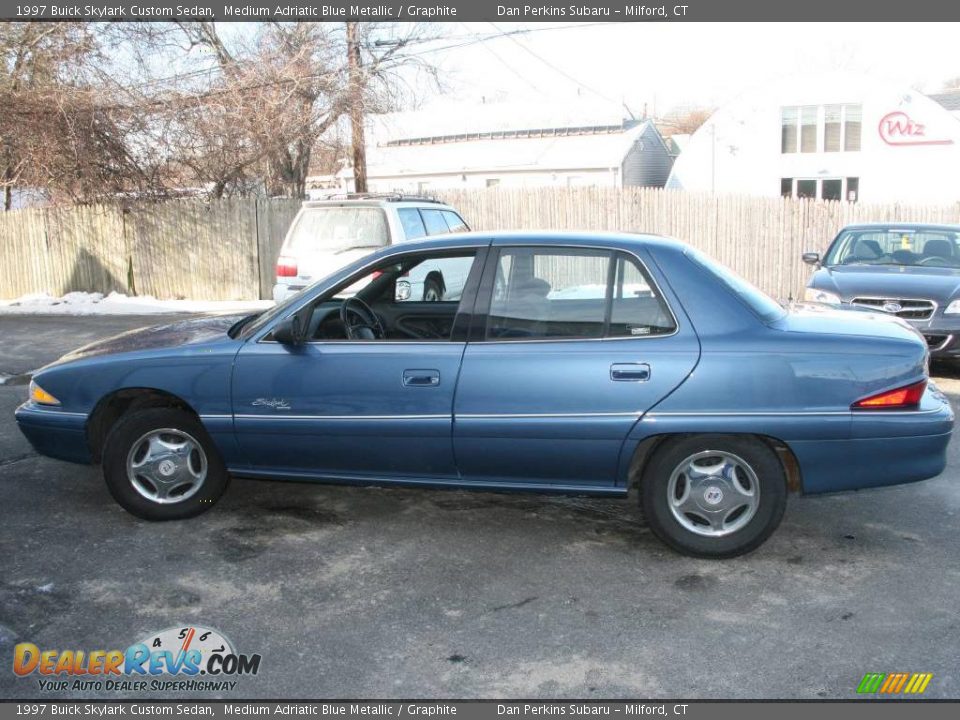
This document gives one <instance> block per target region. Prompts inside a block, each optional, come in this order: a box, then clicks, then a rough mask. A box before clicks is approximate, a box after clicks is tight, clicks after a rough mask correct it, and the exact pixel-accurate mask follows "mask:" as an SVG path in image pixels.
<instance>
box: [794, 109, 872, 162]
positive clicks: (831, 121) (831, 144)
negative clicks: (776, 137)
mask: <svg viewBox="0 0 960 720" xmlns="http://www.w3.org/2000/svg"><path fill="white" fill-rule="evenodd" d="M861 125H862V109H861V106H860V105H793V106H788V107H783V108H780V152H781V153H782V154H788V153H795V152H801V153H816V152H858V151H859V150H860V134H861Z"/></svg>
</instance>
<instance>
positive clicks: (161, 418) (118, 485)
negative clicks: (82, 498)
mask: <svg viewBox="0 0 960 720" xmlns="http://www.w3.org/2000/svg"><path fill="white" fill-rule="evenodd" d="M166 429H169V430H173V431H175V434H161V435H160V436H159V438H160V440H161V441H165V442H168V443H169V442H170V441H171V440H178V441H183V445H182V446H181V447H182V448H183V451H182V453H181V455H178V456H176V457H175V458H174V459H175V462H174V463H170V464H168V465H166V466H164V467H162V468H160V467H159V463H161V462H163V460H164V458H163V457H159V458H158V463H157V464H158V468H157V469H156V470H155V471H152V472H154V473H165V472H166V471H167V470H168V469H169V468H170V467H171V465H172V466H173V467H174V470H171V471H170V472H171V476H172V477H173V478H174V479H173V480H170V479H168V478H164V483H165V484H164V485H163V487H168V486H170V485H174V484H175V483H176V478H177V477H179V476H178V475H175V474H174V473H176V472H180V470H177V469H176V468H177V463H179V464H180V465H181V469H182V471H183V473H194V472H195V471H196V470H197V468H201V469H203V470H205V472H204V473H203V478H202V480H201V481H197V480H196V478H195V476H194V475H193V474H191V475H190V476H189V481H190V482H181V483H179V485H177V487H174V488H172V491H173V492H172V493H171V494H170V497H169V499H168V500H167V501H166V502H159V501H156V500H152V499H150V498H149V497H147V495H148V494H149V493H150V489H151V488H153V489H154V491H155V492H154V494H155V495H157V496H158V497H159V496H160V495H161V494H162V492H163V490H161V491H159V492H157V491H156V488H158V487H161V485H160V484H156V485H154V484H151V482H150V481H149V480H147V479H145V476H141V475H138V474H137V473H136V472H134V473H133V475H135V476H136V478H137V479H136V480H135V481H134V480H131V478H130V476H129V475H128V472H127V460H128V458H131V459H132V461H133V462H137V461H138V458H137V457H135V456H131V453H132V452H133V451H134V449H135V446H136V448H137V449H138V451H142V449H143V448H144V447H145V445H144V443H148V442H149V441H147V440H145V438H146V437H147V436H148V435H150V434H152V433H155V432H156V431H158V430H166ZM188 439H189V440H192V441H195V443H196V444H195V445H190V444H189V442H188ZM191 447H193V448H195V449H196V450H197V451H198V452H196V453H194V452H193V450H192V449H190V448H191ZM171 457H174V456H173V455H171ZM141 459H142V458H141ZM187 465H189V466H190V467H189V468H187V467H186V466H187ZM196 474H200V473H196ZM185 476H186V475H185ZM103 478H104V480H105V481H106V483H107V489H108V490H109V491H110V494H111V495H112V496H113V499H114V500H116V501H117V502H118V503H119V504H120V506H121V507H122V508H123V509H124V510H126V511H127V512H129V513H131V514H132V515H136V516H137V517H139V518H143V519H144V520H182V519H184V518H189V517H193V516H195V515H199V514H200V513H203V512H206V511H207V510H209V509H210V508H211V507H213V505H214V503H216V501H217V500H219V499H220V496H221V495H222V494H223V492H224V490H226V489H227V485H228V484H229V482H230V477H229V475H228V474H227V469H226V467H225V466H224V464H223V459H222V458H221V457H220V453H219V452H218V451H217V448H216V446H214V444H213V442H212V441H211V440H210V436H209V435H208V434H207V431H206V429H205V428H204V427H203V425H202V424H201V422H200V420H199V419H198V418H197V417H196V416H195V415H192V414H191V413H188V412H186V411H184V410H178V409H175V408H148V409H144V410H137V411H135V412H132V413H130V414H128V415H124V416H123V417H121V418H120V419H119V420H118V421H117V423H116V424H115V425H114V426H113V428H111V430H110V433H109V434H108V435H107V440H106V442H105V443H104V448H103ZM135 482H136V484H137V486H139V489H138V487H136V486H135ZM190 483H192V484H190ZM174 493H180V495H183V499H177V497H178V496H177V495H176V494H174ZM188 493H191V494H189V495H188Z"/></svg>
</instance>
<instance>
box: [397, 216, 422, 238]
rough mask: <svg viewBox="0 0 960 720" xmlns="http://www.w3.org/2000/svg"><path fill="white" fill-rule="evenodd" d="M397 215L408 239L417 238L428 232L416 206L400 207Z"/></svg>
mask: <svg viewBox="0 0 960 720" xmlns="http://www.w3.org/2000/svg"><path fill="white" fill-rule="evenodd" d="M397 216H398V217H399V218H400V223H401V224H402V225H403V235H404V237H405V238H406V239H407V240H416V239H417V238H422V237H423V236H424V235H426V234H427V229H426V228H425V227H424V225H423V218H422V217H420V211H419V210H417V209H416V208H400V209H399V210H397Z"/></svg>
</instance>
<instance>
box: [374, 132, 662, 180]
mask: <svg viewBox="0 0 960 720" xmlns="http://www.w3.org/2000/svg"><path fill="white" fill-rule="evenodd" d="M646 125H647V124H646V123H642V124H640V125H638V126H636V127H633V128H630V129H628V130H620V131H618V132H601V133H595V134H578V135H553V136H544V137H538V136H535V137H523V138H490V139H479V140H466V141H460V142H440V143H435V144H417V145H399V146H380V147H371V148H368V150H367V164H368V172H369V173H370V175H371V176H374V175H380V176H393V175H408V174H419V175H425V174H434V173H464V172H484V171H487V172H492V171H508V170H511V171H519V170H531V171H537V172H549V171H551V170H573V169H598V168H604V169H606V168H619V167H620V165H621V163H622V162H623V159H624V157H626V154H627V151H628V150H629V149H630V148H631V147H632V146H633V144H634V143H635V142H636V141H637V139H638V138H639V137H640V136H641V135H642V134H643V131H644V129H645V128H646Z"/></svg>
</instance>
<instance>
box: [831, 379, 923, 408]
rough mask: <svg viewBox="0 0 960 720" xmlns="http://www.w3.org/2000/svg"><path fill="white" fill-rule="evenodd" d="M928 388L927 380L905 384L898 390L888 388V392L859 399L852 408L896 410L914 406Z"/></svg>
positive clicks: (918, 402)
mask: <svg viewBox="0 0 960 720" xmlns="http://www.w3.org/2000/svg"><path fill="white" fill-rule="evenodd" d="M926 389H927V381H926V380H921V381H920V382H917V383H913V384H912V385H905V386H904V387H901V388H897V389H896V390H887V391H886V392H882V393H878V394H876V395H871V396H870V397H865V398H863V400H857V401H856V402H855V403H854V404H853V405H851V406H850V407H851V409H853V410H896V409H902V408H912V407H916V406H917V405H919V404H920V398H922V397H923V391H924V390H926Z"/></svg>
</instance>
